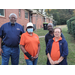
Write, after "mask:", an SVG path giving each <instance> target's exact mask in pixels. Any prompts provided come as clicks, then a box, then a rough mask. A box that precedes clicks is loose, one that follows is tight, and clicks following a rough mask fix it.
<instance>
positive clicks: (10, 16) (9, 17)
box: [9, 13, 17, 18]
mask: <svg viewBox="0 0 75 75" xmlns="http://www.w3.org/2000/svg"><path fill="white" fill-rule="evenodd" d="M12 15H14V16H15V17H16V18H17V15H16V14H15V13H11V14H10V15H9V18H10V17H11V16H12Z"/></svg>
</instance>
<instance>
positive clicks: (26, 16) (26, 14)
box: [25, 11, 28, 19]
mask: <svg viewBox="0 0 75 75" xmlns="http://www.w3.org/2000/svg"><path fill="white" fill-rule="evenodd" d="M25 18H27V19H28V11H25Z"/></svg>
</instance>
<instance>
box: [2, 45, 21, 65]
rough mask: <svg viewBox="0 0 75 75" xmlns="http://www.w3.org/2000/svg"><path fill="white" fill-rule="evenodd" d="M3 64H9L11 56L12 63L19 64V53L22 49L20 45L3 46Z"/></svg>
mask: <svg viewBox="0 0 75 75" xmlns="http://www.w3.org/2000/svg"><path fill="white" fill-rule="evenodd" d="M2 50H3V53H2V65H8V63H9V58H10V57H11V64H12V65H18V64H19V54H20V49H19V46H18V47H7V46H6V45H3V46H2Z"/></svg>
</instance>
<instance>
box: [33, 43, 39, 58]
mask: <svg viewBox="0 0 75 75" xmlns="http://www.w3.org/2000/svg"><path fill="white" fill-rule="evenodd" d="M39 52H40V44H38V52H37V54H36V56H35V57H34V58H35V59H36V58H37V57H38V55H39Z"/></svg>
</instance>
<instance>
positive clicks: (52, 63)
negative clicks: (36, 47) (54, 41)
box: [47, 53, 55, 65]
mask: <svg viewBox="0 0 75 75" xmlns="http://www.w3.org/2000/svg"><path fill="white" fill-rule="evenodd" d="M47 57H48V59H49V62H50V64H51V65H54V64H55V62H54V61H53V60H52V59H51V57H50V54H49V53H48V54H47Z"/></svg>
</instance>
